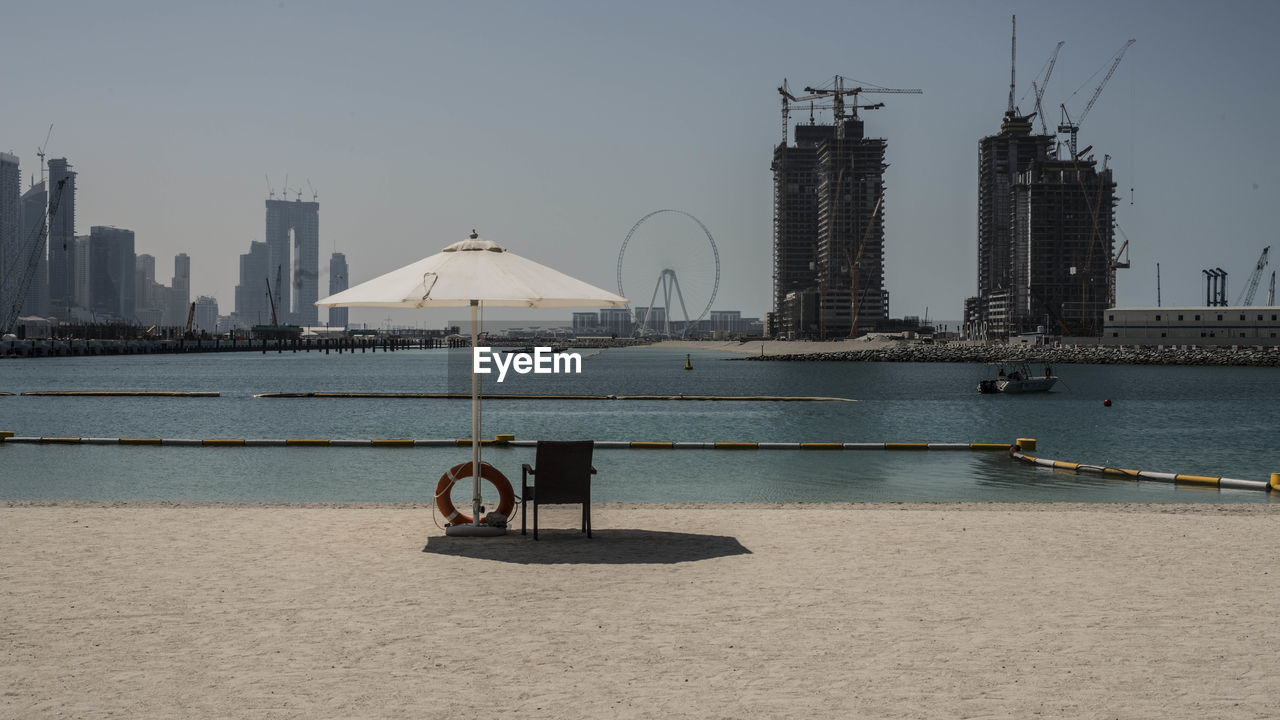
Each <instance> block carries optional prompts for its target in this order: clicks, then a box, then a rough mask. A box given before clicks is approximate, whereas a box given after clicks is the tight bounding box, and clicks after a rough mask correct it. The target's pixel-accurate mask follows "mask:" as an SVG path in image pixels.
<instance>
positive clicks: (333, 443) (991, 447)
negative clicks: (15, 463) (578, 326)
mask: <svg viewBox="0 0 1280 720" xmlns="http://www.w3.org/2000/svg"><path fill="white" fill-rule="evenodd" d="M0 442H6V443H26V444H36V445H161V446H182V447H193V446H199V447H380V448H413V447H470V445H471V438H456V439H440V440H411V439H402V438H394V439H387V440H326V439H319V438H289V439H266V438H208V439H192V438H138V437H134V438H92V437H49V436H19V435H14V434H13V433H12V432H9V431H0ZM480 444H481V445H484V446H486V447H489V446H496V447H530V448H531V447H537V445H538V441H537V440H516V439H515V436H514V435H495V436H494V438H493V439H492V440H481V441H480ZM595 447H596V448H597V449H601V450H970V451H976V452H1008V451H1009V450H1010V449H1011V448H1012V447H1013V446H1012V445H1010V444H1009V443H977V442H974V443H897V442H876V443H842V442H665V441H664V442H654V441H642V440H597V441H596V443H595Z"/></svg>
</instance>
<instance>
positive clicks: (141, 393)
mask: <svg viewBox="0 0 1280 720" xmlns="http://www.w3.org/2000/svg"><path fill="white" fill-rule="evenodd" d="M10 394H11V393H0V395H10ZM20 394H21V395H23V396H37V397H200V398H205V397H222V393H217V392H174V391H169V390H32V391H29V392H24V393H20Z"/></svg>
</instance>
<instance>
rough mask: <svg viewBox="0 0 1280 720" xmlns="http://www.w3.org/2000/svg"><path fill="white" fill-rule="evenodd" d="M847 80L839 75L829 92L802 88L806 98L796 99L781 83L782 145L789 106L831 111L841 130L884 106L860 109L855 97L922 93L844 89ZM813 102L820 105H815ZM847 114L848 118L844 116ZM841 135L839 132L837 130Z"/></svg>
mask: <svg viewBox="0 0 1280 720" xmlns="http://www.w3.org/2000/svg"><path fill="white" fill-rule="evenodd" d="M849 80H850V79H849V78H846V77H844V76H842V75H836V76H835V79H834V81H833V82H832V87H830V88H814V87H805V89H804V91H805V92H806V93H808V94H807V95H801V96H798V97H797V96H796V95H793V94H791V91H790V90H789V89H788V88H787V81H786V80H785V79H784V80H783V81H782V86H781V87H779V88H778V93H779V94H780V95H782V142H783V143H784V144H785V143H786V142H787V127H788V122H789V118H790V117H791V103H797V102H808V103H811V105H810V107H816V108H817V109H820V110H828V109H829V110H831V111H832V117H833V122H834V123H835V125H836V127H837V128H843V127H844V124H843V121H844V120H845V119H846V118H852V119H857V117H858V111H859V110H878V109H880V108H882V107H884V103H874V104H870V105H859V104H858V96H859V95H865V94H895V95H923V94H924V91H923V90H921V89H919V88H882V87H874V86H873V87H861V86H857V87H849V86H846V84H845V83H847V82H848V81H849ZM846 97H849V98H851V101H850V102H845V98H846ZM814 101H819V104H816V105H814V104H813V103H814ZM846 111H848V112H847V114H846ZM837 132H842V130H837Z"/></svg>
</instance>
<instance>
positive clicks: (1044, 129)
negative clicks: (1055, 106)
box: [1031, 40, 1067, 135]
mask: <svg viewBox="0 0 1280 720" xmlns="http://www.w3.org/2000/svg"><path fill="white" fill-rule="evenodd" d="M1066 44H1067V43H1066V41H1065V40H1059V41H1058V46H1057V47H1055V48H1054V49H1053V55H1051V56H1049V67H1048V69H1046V70H1045V71H1044V79H1043V80H1041V81H1040V86H1039V87H1036V81H1035V80H1032V81H1031V89H1032V90H1034V91H1035V94H1036V117H1039V118H1040V132H1041V133H1042V134H1044V135H1048V134H1049V126H1048V125H1046V124H1045V121H1044V111H1043V110H1042V109H1041V108H1040V99H1041V98H1043V97H1044V89H1045V88H1047V87H1049V76H1050V75H1052V74H1053V66H1054V65H1055V64H1057V62H1058V52H1059V51H1061V50H1062V46H1063V45H1066Z"/></svg>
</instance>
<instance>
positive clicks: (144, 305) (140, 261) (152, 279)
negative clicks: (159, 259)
mask: <svg viewBox="0 0 1280 720" xmlns="http://www.w3.org/2000/svg"><path fill="white" fill-rule="evenodd" d="M155 284H156V258H155V256H154V255H148V254H147V253H142V254H140V255H138V257H137V259H136V261H135V263H134V266H133V292H134V300H135V302H136V303H137V309H136V310H135V311H134V312H135V314H136V313H137V310H143V309H150V307H151V305H152V301H153V300H154V299H155V291H154V290H153V289H152V286H153V285H155Z"/></svg>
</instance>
